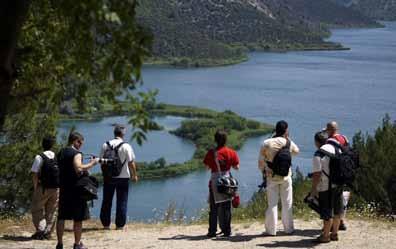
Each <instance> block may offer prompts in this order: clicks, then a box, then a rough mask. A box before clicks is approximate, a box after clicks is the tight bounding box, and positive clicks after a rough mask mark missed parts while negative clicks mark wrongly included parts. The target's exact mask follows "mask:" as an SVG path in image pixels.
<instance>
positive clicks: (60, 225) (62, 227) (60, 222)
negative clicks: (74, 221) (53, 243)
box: [56, 220, 65, 245]
mask: <svg viewBox="0 0 396 249" xmlns="http://www.w3.org/2000/svg"><path fill="white" fill-rule="evenodd" d="M64 230H65V221H64V220H58V222H57V223H56V237H57V238H58V244H59V245H62V244H63V231H64Z"/></svg>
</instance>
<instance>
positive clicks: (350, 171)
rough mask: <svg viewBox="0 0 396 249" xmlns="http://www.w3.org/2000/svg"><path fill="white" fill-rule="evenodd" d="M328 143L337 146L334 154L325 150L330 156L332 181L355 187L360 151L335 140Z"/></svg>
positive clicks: (340, 184) (339, 184)
mask: <svg viewBox="0 0 396 249" xmlns="http://www.w3.org/2000/svg"><path fill="white" fill-rule="evenodd" d="M327 143H328V144H331V145H332V146H334V148H335V154H334V155H333V154H329V153H328V152H325V151H323V153H325V154H326V155H328V156H329V157H330V165H329V168H330V182H331V183H333V184H336V185H338V186H344V185H346V186H349V187H353V182H354V181H355V178H356V173H357V170H358V168H359V153H358V152H357V151H356V150H354V149H352V148H351V147H350V146H342V145H341V144H339V143H337V142H334V141H328V142H327ZM340 151H341V152H340Z"/></svg>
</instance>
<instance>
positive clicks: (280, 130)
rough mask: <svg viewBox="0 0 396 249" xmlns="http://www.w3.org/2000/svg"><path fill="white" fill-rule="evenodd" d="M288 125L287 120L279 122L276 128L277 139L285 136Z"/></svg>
mask: <svg viewBox="0 0 396 249" xmlns="http://www.w3.org/2000/svg"><path fill="white" fill-rule="evenodd" d="M288 127H289V125H288V123H287V122H286V121H285V120H281V121H278V122H277V123H276V126H275V137H281V136H283V135H285V133H286V130H287V128H288Z"/></svg>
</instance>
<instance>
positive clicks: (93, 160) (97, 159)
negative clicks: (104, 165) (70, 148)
mask: <svg viewBox="0 0 396 249" xmlns="http://www.w3.org/2000/svg"><path fill="white" fill-rule="evenodd" d="M98 162H99V158H97V157H92V158H91V160H90V161H89V163H92V166H94V165H96V164H97V163H98Z"/></svg>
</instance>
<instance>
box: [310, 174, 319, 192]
mask: <svg viewBox="0 0 396 249" xmlns="http://www.w3.org/2000/svg"><path fill="white" fill-rule="evenodd" d="M320 177H321V173H320V172H314V173H312V188H311V196H317V195H318V185H319V183H320Z"/></svg>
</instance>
